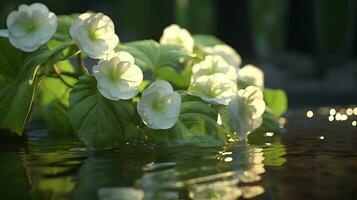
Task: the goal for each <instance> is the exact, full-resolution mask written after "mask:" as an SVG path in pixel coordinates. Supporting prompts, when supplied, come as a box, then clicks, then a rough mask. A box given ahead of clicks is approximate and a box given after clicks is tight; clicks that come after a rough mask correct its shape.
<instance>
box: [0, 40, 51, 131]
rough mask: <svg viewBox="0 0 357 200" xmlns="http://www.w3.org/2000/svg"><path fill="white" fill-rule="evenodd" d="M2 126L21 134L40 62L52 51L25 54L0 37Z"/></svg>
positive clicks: (27, 114)
mask: <svg viewBox="0 0 357 200" xmlns="http://www.w3.org/2000/svg"><path fill="white" fill-rule="evenodd" d="M0 46H1V51H0V73H1V75H2V77H3V78H4V80H3V81H2V84H1V88H0V128H1V129H9V130H10V131H11V132H15V133H17V134H19V135H21V134H22V132H23V130H24V127H25V124H26V121H27V118H28V116H29V113H30V110H31V107H32V102H33V98H34V93H35V87H36V84H37V78H36V76H35V74H36V72H37V70H38V68H39V65H41V64H42V63H44V62H46V61H47V59H48V58H49V57H50V56H51V52H50V51H44V52H38V53H34V54H32V55H29V56H28V58H27V59H26V60H25V59H24V55H23V54H22V53H21V52H20V51H19V50H17V49H15V48H13V47H12V46H11V45H10V43H9V42H8V41H7V40H6V39H0Z"/></svg>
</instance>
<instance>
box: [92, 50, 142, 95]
mask: <svg viewBox="0 0 357 200" xmlns="http://www.w3.org/2000/svg"><path fill="white" fill-rule="evenodd" d="M93 74H94V76H95V78H96V79H97V87H98V90H99V92H100V93H101V94H102V95H103V96H104V97H106V98H108V99H110V100H118V99H130V98H132V97H134V96H136V94H137V93H138V86H139V85H140V83H141V82H142V80H143V73H142V71H141V70H140V68H139V67H138V66H136V65H135V64H134V58H133V57H132V56H131V55H130V54H129V53H127V52H123V51H122V52H117V53H116V54H115V55H113V57H112V58H111V59H108V60H101V61H99V62H98V64H97V65H95V66H93Z"/></svg>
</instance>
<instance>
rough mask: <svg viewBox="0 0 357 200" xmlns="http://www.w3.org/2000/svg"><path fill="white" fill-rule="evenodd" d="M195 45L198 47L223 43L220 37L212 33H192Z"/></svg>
mask: <svg viewBox="0 0 357 200" xmlns="http://www.w3.org/2000/svg"><path fill="white" fill-rule="evenodd" d="M193 39H194V41H195V45H196V46H198V47H210V46H215V45H217V44H224V42H222V41H221V40H220V39H218V38H216V37H214V36H212V35H193Z"/></svg>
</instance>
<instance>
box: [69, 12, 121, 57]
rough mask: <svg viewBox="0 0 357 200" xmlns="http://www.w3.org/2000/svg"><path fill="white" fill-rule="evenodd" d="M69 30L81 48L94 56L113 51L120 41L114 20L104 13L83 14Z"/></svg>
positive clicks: (101, 55)
mask: <svg viewBox="0 0 357 200" xmlns="http://www.w3.org/2000/svg"><path fill="white" fill-rule="evenodd" d="M69 32H70V34H71V37H72V38H73V40H75V41H76V43H77V45H78V46H79V48H80V49H81V50H82V51H84V52H85V53H86V54H88V56H89V57H92V58H97V59H98V58H102V57H103V56H105V55H106V54H109V53H111V52H113V50H114V48H115V47H116V46H117V45H118V43H119V37H118V36H117V35H116V34H115V27H114V24H113V22H112V20H111V19H110V18H109V17H108V16H106V15H104V14H103V13H83V14H81V15H80V16H79V17H78V18H77V20H76V21H75V22H74V24H73V25H72V26H71V28H70V30H69Z"/></svg>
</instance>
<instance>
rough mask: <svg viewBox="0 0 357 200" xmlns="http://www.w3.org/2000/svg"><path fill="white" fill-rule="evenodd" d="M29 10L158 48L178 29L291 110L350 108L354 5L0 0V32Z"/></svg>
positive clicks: (356, 81) (344, 0) (328, 1)
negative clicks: (80, 20)
mask: <svg viewBox="0 0 357 200" xmlns="http://www.w3.org/2000/svg"><path fill="white" fill-rule="evenodd" d="M33 2H42V3H44V4H46V5H47V6H48V7H49V9H50V10H51V11H53V12H55V13H56V14H57V15H61V14H70V13H80V12H85V11H88V10H91V11H94V12H103V13H105V14H106V15H108V16H110V17H111V18H112V19H113V21H114V23H115V25H116V29H117V33H118V35H119V37H120V40H121V41H122V42H126V41H132V40H139V39H148V38H153V39H156V40H158V39H159V38H160V36H161V33H162V30H163V29H164V28H165V27H166V26H167V25H169V24H172V23H177V24H179V25H181V26H183V27H185V28H187V29H188V30H189V31H190V32H192V33H194V34H212V35H215V36H217V37H219V38H220V39H222V40H223V41H225V42H226V43H228V44H230V45H231V46H233V47H234V48H235V49H236V50H237V51H238V52H239V53H240V54H241V56H242V58H243V63H244V64H247V63H252V64H255V65H258V66H259V67H261V68H263V70H264V71H265V72H266V85H267V86H268V87H273V88H274V87H276V88H277V87H283V88H284V89H286V90H287V92H288V95H289V97H291V98H290V102H291V104H290V105H292V106H295V105H296V106H305V105H310V106H313V105H327V104H350V103H356V102H355V100H356V99H357V96H356V95H357V94H356V91H357V78H356V77H357V61H356V55H357V48H356V47H357V40H355V25H356V20H357V16H356V1H355V0H315V1H310V0H269V1H266V0H225V1H222V0H221V1H220V0H153V1H148V0H103V1H94V0H76V1H69V0H56V1H54V0H35V1H33V0H0V27H1V28H5V27H6V17H7V15H8V14H9V12H11V11H12V10H15V9H17V6H18V5H19V4H21V3H26V4H30V3H33ZM301 95H304V98H300V97H301ZM305 97H307V98H305Z"/></svg>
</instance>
